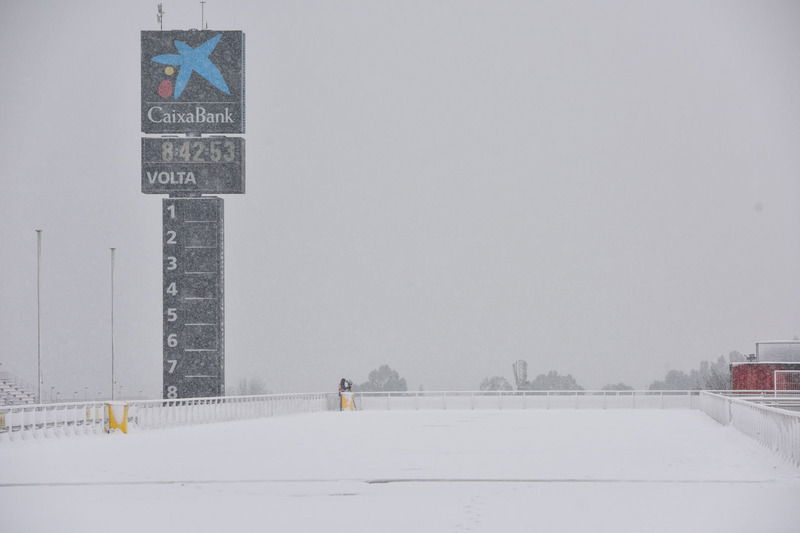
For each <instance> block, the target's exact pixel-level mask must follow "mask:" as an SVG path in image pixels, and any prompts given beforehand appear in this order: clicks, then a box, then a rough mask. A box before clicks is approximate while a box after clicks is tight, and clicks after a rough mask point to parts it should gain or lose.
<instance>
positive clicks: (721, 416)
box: [700, 392, 800, 466]
mask: <svg viewBox="0 0 800 533" xmlns="http://www.w3.org/2000/svg"><path fill="white" fill-rule="evenodd" d="M768 401H769V397H768V395H767V394H763V395H757V394H752V395H736V396H732V395H727V394H720V393H714V392H703V394H702V396H701V397H700V408H701V409H702V410H703V412H705V413H706V414H707V415H709V416H710V417H711V418H713V419H714V420H716V421H717V422H719V423H720V424H724V425H732V426H733V427H735V428H736V429H738V430H739V431H741V432H742V433H744V434H745V435H749V436H750V437H752V438H754V439H756V440H757V441H758V442H760V443H761V444H763V445H764V446H766V447H767V448H770V449H771V450H774V451H776V452H778V453H779V454H780V455H782V456H783V457H785V458H786V459H789V460H790V461H792V462H793V463H794V464H796V465H797V466H800V412H797V411H790V410H788V409H786V408H778V407H775V405H781V404H782V403H783V402H788V405H792V404H794V402H795V401H796V399H793V398H791V397H789V398H784V399H783V400H781V398H780V397H778V398H772V399H771V403H772V405H765V403H766V402H768ZM788 405H787V406H788Z"/></svg>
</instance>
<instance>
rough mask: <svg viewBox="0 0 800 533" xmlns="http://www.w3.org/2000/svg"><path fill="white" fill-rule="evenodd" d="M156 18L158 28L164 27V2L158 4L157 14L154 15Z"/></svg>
mask: <svg viewBox="0 0 800 533" xmlns="http://www.w3.org/2000/svg"><path fill="white" fill-rule="evenodd" d="M156 20H158V27H159V29H161V30H163V29H164V4H158V14H157V15H156Z"/></svg>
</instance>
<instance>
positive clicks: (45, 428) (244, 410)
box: [0, 393, 338, 441]
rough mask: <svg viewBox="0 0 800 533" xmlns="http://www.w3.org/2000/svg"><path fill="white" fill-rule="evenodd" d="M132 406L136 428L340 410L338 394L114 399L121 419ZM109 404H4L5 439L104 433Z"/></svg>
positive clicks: (1, 430) (0, 431) (0, 421)
mask: <svg viewBox="0 0 800 533" xmlns="http://www.w3.org/2000/svg"><path fill="white" fill-rule="evenodd" d="M124 404H127V405H128V406H129V407H128V417H127V422H128V425H129V427H130V428H131V429H134V430H136V429H151V428H163V427H172V426H180V425H189V424H203V423H208V422H225V421H228V420H244V419H248V418H265V417H271V416H279V415H288V414H296V413H308V412H315V411H329V410H334V409H338V395H337V394H335V393H298V394H267V395H259V396H223V397H219V398H190V399H183V400H144V401H138V400H137V401H131V402H114V403H113V405H114V415H115V417H116V418H117V420H119V421H120V422H121V421H122V417H123V405H124ZM107 405H108V402H77V403H57V404H44V405H18V406H2V407H0V441H3V440H15V439H26V438H47V437H60V436H71V435H86V434H91V433H102V432H104V431H105V429H106V427H107V426H108V411H107V410H106V406H107Z"/></svg>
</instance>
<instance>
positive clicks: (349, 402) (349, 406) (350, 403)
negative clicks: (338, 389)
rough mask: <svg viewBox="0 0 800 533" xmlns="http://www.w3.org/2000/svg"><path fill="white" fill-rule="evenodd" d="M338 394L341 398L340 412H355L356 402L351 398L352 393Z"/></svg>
mask: <svg viewBox="0 0 800 533" xmlns="http://www.w3.org/2000/svg"><path fill="white" fill-rule="evenodd" d="M340 394H341V398H342V405H341V410H342V411H355V410H356V402H355V400H354V398H353V393H352V392H342V393H340Z"/></svg>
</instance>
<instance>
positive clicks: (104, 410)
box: [0, 391, 800, 466]
mask: <svg viewBox="0 0 800 533" xmlns="http://www.w3.org/2000/svg"><path fill="white" fill-rule="evenodd" d="M354 399H355V407H356V409H358V410H383V411H385V410H390V411H391V410H409V409H700V410H702V411H703V412H705V413H706V414H708V415H709V416H710V417H712V418H713V419H714V420H716V421H717V422H719V423H720V424H724V425H732V426H733V427H735V428H737V429H738V430H739V431H742V432H743V433H745V434H746V435H749V436H751V437H753V438H754V439H756V440H758V441H759V442H761V443H762V444H764V445H765V446H767V447H768V448H770V449H772V450H775V451H777V452H778V453H779V454H780V455H782V456H784V457H786V458H787V459H789V460H790V461H792V462H794V463H795V464H797V465H798V466H800V395H798V394H784V395H776V394H774V393H773V391H713V392H712V391H433V392H431V391H414V392H356V393H354ZM109 404H111V405H112V407H113V416H114V417H116V419H117V420H119V421H120V422H122V421H123V420H124V421H125V422H126V423H127V425H128V427H130V428H132V429H134V430H139V429H152V428H164V427H174V426H181V425H191V424H203V423H210V422H225V421H229V420H243V419H249V418H266V417H272V416H280V415H289V414H296V413H309V412H317V411H334V410H338V409H339V396H338V394H336V393H297V394H267V395H259V396H225V397H220V398H192V399H183V400H144V401H141V400H135V401H129V402H113V403H111V402H77V403H57V404H43V405H15V406H0V441H4V440H5V441H7V440H15V439H27V438H46V437H60V436H71V435H84V434H92V433H103V432H105V431H107V430H108V429H109V427H110V424H109V422H110V417H109V412H110V410H109V409H108V406H109ZM125 405H127V406H128V411H127V416H124V414H123V413H124V406H125ZM111 426H113V424H111Z"/></svg>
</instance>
